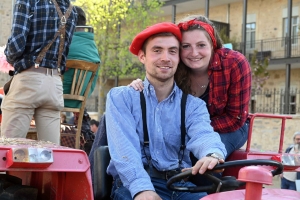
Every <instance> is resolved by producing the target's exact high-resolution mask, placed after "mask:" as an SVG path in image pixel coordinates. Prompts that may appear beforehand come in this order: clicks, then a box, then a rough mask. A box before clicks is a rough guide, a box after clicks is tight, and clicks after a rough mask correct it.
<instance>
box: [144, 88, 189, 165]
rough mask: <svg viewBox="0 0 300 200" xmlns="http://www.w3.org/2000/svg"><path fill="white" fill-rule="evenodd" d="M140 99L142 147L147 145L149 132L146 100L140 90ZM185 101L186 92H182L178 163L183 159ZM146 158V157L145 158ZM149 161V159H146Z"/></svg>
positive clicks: (184, 146)
mask: <svg viewBox="0 0 300 200" xmlns="http://www.w3.org/2000/svg"><path fill="white" fill-rule="evenodd" d="M140 99H141V108H142V119H143V131H144V147H145V146H146V145H149V134H148V127H147V117H146V100H145V96H144V93H143V91H142V92H140ZM186 101H187V94H185V93H182V97H181V127H180V129H181V145H180V150H179V153H178V157H179V155H180V151H182V158H181V159H179V164H181V162H182V159H183V155H184V154H183V153H184V150H185V148H186V145H185V135H186V130H185V107H186ZM147 160H148V159H147ZM148 162H149V160H148Z"/></svg>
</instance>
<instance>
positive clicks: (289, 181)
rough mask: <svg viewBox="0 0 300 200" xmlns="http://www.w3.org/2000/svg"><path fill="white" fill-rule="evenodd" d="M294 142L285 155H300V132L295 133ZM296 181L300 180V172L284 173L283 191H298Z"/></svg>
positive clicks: (282, 177)
mask: <svg viewBox="0 0 300 200" xmlns="http://www.w3.org/2000/svg"><path fill="white" fill-rule="evenodd" d="M293 142H294V144H293V145H292V146H290V147H288V148H287V149H286V150H285V153H290V154H299V148H300V132H295V133H294V136H293ZM298 165H299V164H298ZM296 180H300V172H283V173H282V175H281V189H289V190H296Z"/></svg>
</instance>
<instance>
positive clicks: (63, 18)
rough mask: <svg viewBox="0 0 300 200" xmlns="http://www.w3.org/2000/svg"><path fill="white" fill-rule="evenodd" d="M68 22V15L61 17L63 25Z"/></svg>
mask: <svg viewBox="0 0 300 200" xmlns="http://www.w3.org/2000/svg"><path fill="white" fill-rule="evenodd" d="M66 23H67V20H66V17H65V16H62V17H61V19H60V24H61V25H62V26H64V25H66Z"/></svg>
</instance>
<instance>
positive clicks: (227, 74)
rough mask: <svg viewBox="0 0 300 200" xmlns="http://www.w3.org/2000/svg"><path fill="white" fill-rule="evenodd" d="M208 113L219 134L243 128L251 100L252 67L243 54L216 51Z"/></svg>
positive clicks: (224, 49)
mask: <svg viewBox="0 0 300 200" xmlns="http://www.w3.org/2000/svg"><path fill="white" fill-rule="evenodd" d="M208 74H209V78H210V81H209V98H208V110H209V113H210V117H211V125H212V126H213V127H214V130H215V131H216V132H218V133H230V132H233V131H236V130H238V129H239V128H240V127H242V126H243V124H244V123H245V121H246V119H247V117H248V114H249V113H248V106H249V101H250V97H251V68H250V64H249V62H248V61H247V59H246V58H245V57H244V55H243V54H241V53H239V52H236V51H233V50H230V49H226V48H222V49H217V50H216V51H215V54H214V57H213V60H212V61H211V64H210V66H209V70H208Z"/></svg>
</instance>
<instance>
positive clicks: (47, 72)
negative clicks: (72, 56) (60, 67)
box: [24, 66, 60, 76]
mask: <svg viewBox="0 0 300 200" xmlns="http://www.w3.org/2000/svg"><path fill="white" fill-rule="evenodd" d="M24 71H31V72H37V73H41V74H45V75H51V76H53V75H60V73H59V72H58V71H57V69H51V68H46V67H38V68H35V67H34V66H32V67H30V68H28V69H25V70H24Z"/></svg>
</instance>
